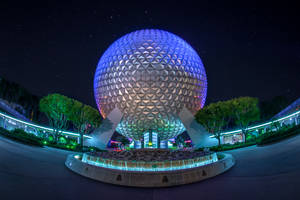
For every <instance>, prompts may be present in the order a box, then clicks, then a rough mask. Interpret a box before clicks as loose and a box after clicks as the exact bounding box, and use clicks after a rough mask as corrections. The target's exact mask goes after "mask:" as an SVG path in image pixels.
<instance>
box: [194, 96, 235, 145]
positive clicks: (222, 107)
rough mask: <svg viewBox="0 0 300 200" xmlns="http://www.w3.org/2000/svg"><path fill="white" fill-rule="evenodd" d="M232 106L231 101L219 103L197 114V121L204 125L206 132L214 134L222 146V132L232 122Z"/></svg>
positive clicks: (206, 107) (210, 105)
mask: <svg viewBox="0 0 300 200" xmlns="http://www.w3.org/2000/svg"><path fill="white" fill-rule="evenodd" d="M231 116H232V113H231V104H230V101H219V102H217V103H211V104H209V105H208V106H205V107H204V108H202V109H201V110H199V111H198V112H197V114H196V116H195V117H196V120H197V121H198V122H199V123H200V124H202V125H203V126H204V127H205V128H206V130H207V131H208V132H210V133H212V134H213V135H214V136H215V138H216V139H217V140H218V145H219V146H220V145H221V132H222V130H223V128H224V127H225V126H227V125H228V123H229V122H230V119H231Z"/></svg>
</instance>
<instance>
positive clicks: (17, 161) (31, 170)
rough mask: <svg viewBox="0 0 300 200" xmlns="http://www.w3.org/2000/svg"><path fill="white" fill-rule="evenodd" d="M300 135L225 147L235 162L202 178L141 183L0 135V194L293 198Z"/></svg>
mask: <svg viewBox="0 0 300 200" xmlns="http://www.w3.org/2000/svg"><path fill="white" fill-rule="evenodd" d="M299 147H300V135H299V136H296V137H293V138H289V139H287V140H285V141H282V142H280V143H277V144H273V145H269V146H265V147H255V146H252V147H247V148H243V149H238V150H233V151H230V153H232V154H233V155H234V157H235V158H236V161H237V162H236V165H235V166H234V167H233V168H232V169H231V170H229V171H228V172H226V173H224V174H222V175H219V176H218V177H215V178H212V179H208V180H205V181H203V182H199V183H195V184H189V185H184V186H177V187H171V188H159V189H143V188H130V187H121V186H115V185H110V184H104V183H101V182H97V181H94V180H90V179H87V178H84V177H81V176H79V175H77V174H75V173H73V172H71V171H69V170H68V169H67V168H66V167H65V166H64V161H65V158H66V156H67V155H68V154H69V152H67V151H63V150H57V149H52V148H38V147H32V146H27V145H23V144H19V143H16V142H13V141H10V140H8V139H5V138H2V137H0V199H1V200H7V199H9V200H10V199H30V200H34V199H43V200H47V199H51V200H54V199H55V200H58V199H72V200H75V199H92V198H93V199H101V200H105V199H110V200H112V199H130V200H134V199H138V200H148V199H163V200H167V199H171V200H174V199H183V200H188V199H205V200H209V199H222V200H224V199H230V200H233V199H243V200H247V199H249V200H250V199H251V200H253V199H272V200H275V199H285V200H287V199H299V195H300V186H299V185H300V148H299Z"/></svg>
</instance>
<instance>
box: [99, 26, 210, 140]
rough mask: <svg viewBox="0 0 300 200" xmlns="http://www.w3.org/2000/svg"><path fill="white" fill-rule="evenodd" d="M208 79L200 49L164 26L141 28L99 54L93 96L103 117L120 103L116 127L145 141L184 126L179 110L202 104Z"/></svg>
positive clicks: (194, 108)
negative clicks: (150, 135)
mask: <svg viewBox="0 0 300 200" xmlns="http://www.w3.org/2000/svg"><path fill="white" fill-rule="evenodd" d="M206 90H207V80H206V74H205V69H204V67H203V64H202V62H201V59H200V57H199V56H198V54H197V53H196V51H195V50H194V49H193V48H192V47H191V46H190V45H189V44H188V43H187V42H185V41H184V40H183V39H181V38H180V37H178V36H176V35H174V34H172V33H169V32H167V31H162V30H152V29H151V30H139V31H135V32H132V33H129V34H127V35H125V36H123V37H121V38H120V39H118V40H117V41H115V42H114V43H113V44H112V45H111V46H110V47H109V48H108V49H107V50H106V51H105V53H104V54H103V56H102V57H101V59H100V61H99V63H98V66H97V70H96V73H95V78H94V93H95V99H96V102H97V105H98V108H99V111H100V112H101V114H102V116H103V117H106V116H107V115H108V114H109V113H110V112H111V111H112V110H113V109H114V108H115V107H118V108H119V109H120V111H121V112H122V114H123V118H122V120H121V122H120V123H119V125H118V127H117V131H118V132H119V133H121V134H123V135H124V136H126V137H129V138H132V139H133V140H141V139H142V138H143V135H144V133H145V132H148V131H150V130H151V131H153V132H156V133H157V134H158V136H159V137H160V140H166V139H169V138H173V137H175V136H177V135H179V134H180V133H182V132H183V131H184V130H185V128H184V126H183V124H182V123H181V120H180V119H179V117H178V114H179V113H180V111H181V110H182V109H183V107H186V108H187V109H188V110H190V111H191V112H192V113H193V114H195V112H196V111H197V110H199V109H200V108H202V107H203V105H204V103H205V98H206Z"/></svg>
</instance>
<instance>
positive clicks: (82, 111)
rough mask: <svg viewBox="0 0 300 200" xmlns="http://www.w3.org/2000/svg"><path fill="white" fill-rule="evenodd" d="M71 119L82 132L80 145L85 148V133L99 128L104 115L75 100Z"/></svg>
mask: <svg viewBox="0 0 300 200" xmlns="http://www.w3.org/2000/svg"><path fill="white" fill-rule="evenodd" d="M69 120H70V121H71V122H72V123H73V125H74V127H75V128H76V130H77V131H78V133H79V134H80V147H81V149H82V148H83V135H84V134H86V133H89V132H90V131H91V130H94V129H95V128H97V127H98V126H99V125H100V123H101V121H102V117H101V115H100V114H99V112H98V110H96V109H95V108H93V107H91V106H88V105H84V104H82V103H81V102H79V101H77V100H73V105H72V107H71V111H70V115H69Z"/></svg>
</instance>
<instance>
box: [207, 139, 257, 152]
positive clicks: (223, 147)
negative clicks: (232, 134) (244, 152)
mask: <svg viewBox="0 0 300 200" xmlns="http://www.w3.org/2000/svg"><path fill="white" fill-rule="evenodd" d="M255 144H256V141H255V140H251V141H248V142H246V143H245V142H237V143H235V144H223V145H220V146H213V147H210V148H209V149H210V150H211V151H228V150H232V149H238V148H242V147H248V146H252V145H255Z"/></svg>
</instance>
